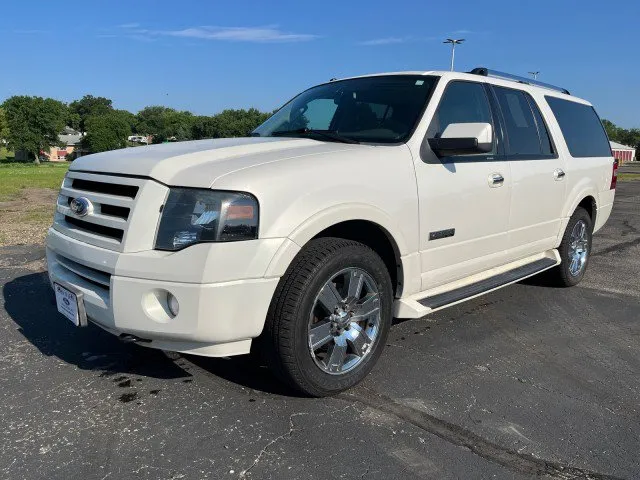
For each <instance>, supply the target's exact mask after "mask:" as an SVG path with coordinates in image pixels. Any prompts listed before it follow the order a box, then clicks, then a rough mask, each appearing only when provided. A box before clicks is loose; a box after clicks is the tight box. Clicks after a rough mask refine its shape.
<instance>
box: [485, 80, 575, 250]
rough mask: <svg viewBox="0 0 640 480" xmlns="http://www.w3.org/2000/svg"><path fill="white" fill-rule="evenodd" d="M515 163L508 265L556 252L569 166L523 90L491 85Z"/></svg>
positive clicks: (507, 147)
mask: <svg viewBox="0 0 640 480" xmlns="http://www.w3.org/2000/svg"><path fill="white" fill-rule="evenodd" d="M491 90H492V91H493V93H494V95H495V97H494V98H495V101H496V102H497V104H498V108H499V111H500V115H501V120H502V122H503V128H504V133H505V142H504V146H505V158H507V159H508V160H509V163H510V164H511V179H512V187H511V188H512V191H511V210H510V212H509V251H508V254H507V256H508V258H507V260H508V261H513V260H517V259H520V258H523V257H526V256H528V255H532V254H535V253H539V252H542V251H544V250H548V249H551V248H554V247H555V243H556V239H557V236H558V232H559V230H560V225H561V219H562V209H563V205H564V199H565V195H566V172H565V169H566V166H565V161H564V159H563V158H561V157H560V156H559V155H558V152H557V149H556V148H555V145H554V142H553V140H552V138H551V136H550V134H549V129H548V127H547V125H546V122H545V121H544V118H543V116H542V114H541V113H540V109H539V107H538V106H537V104H536V102H535V100H534V99H533V97H532V96H531V95H529V94H528V93H527V92H524V91H522V90H517V89H512V88H506V87H499V86H496V85H492V86H491Z"/></svg>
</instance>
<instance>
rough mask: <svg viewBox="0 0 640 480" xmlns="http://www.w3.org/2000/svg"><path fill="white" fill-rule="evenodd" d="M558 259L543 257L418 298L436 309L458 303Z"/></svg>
mask: <svg viewBox="0 0 640 480" xmlns="http://www.w3.org/2000/svg"><path fill="white" fill-rule="evenodd" d="M556 263H557V262H556V261H555V260H553V259H551V258H541V259H540V260H536V261H535V262H533V263H528V264H527V265H523V266H521V267H518V268H514V269H513V270H509V271H508V272H505V273H502V274H500V275H496V276H495V277H489V278H487V279H485V280H481V281H480V282H477V283H472V284H471V285H466V286H464V287H460V288H456V289H455V290H451V291H449V292H444V293H441V294H439V295H434V296H433V297H427V298H423V299H422V300H418V303H420V304H421V305H423V306H425V307H427V308H430V309H431V310H435V309H436V308H440V307H444V306H445V305H449V304H450V303H456V302H459V301H460V300H464V299H465V298H470V297H476V296H478V295H482V294H483V293H486V292H489V291H491V290H495V289H496V288H499V287H502V286H504V285H508V284H510V283H514V282H517V281H518V280H520V279H523V278H527V277H530V276H531V275H535V274H536V273H538V272H542V271H544V270H547V269H549V268H551V267H553V266H555V265H556Z"/></svg>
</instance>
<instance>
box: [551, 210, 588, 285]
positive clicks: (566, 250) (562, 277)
mask: <svg viewBox="0 0 640 480" xmlns="http://www.w3.org/2000/svg"><path fill="white" fill-rule="evenodd" d="M582 227H583V228H584V236H583V240H579V244H580V243H581V244H582V248H578V249H577V250H576V248H574V247H575V246H576V244H574V242H575V240H576V238H575V236H576V233H580V231H581V228H582ZM592 236H593V221H592V220H591V216H590V215H589V213H588V212H587V211H586V210H585V209H584V208H582V207H578V208H576V210H575V212H573V215H571V218H570V219H569V223H568V224H567V228H566V229H565V231H564V235H563V237H562V242H560V246H559V247H558V252H559V253H560V258H561V260H562V262H561V263H560V265H558V266H557V267H555V268H553V269H552V270H550V272H549V280H550V281H551V283H552V284H553V285H555V286H558V287H573V286H575V285H577V284H578V283H580V282H581V281H582V279H583V277H584V274H585V272H586V270H587V266H588V264H589V257H590V256H591V245H592ZM579 244H578V245H579ZM578 252H583V253H584V254H583V255H582V254H579V253H578ZM577 264H578V266H577Z"/></svg>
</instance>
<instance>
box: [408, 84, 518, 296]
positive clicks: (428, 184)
mask: <svg viewBox="0 0 640 480" xmlns="http://www.w3.org/2000/svg"><path fill="white" fill-rule="evenodd" d="M478 122H481V123H489V124H491V125H492V127H493V132H494V138H493V150H492V151H491V152H490V153H488V154H474V155H456V156H449V157H443V158H438V157H436V155H435V154H434V153H433V152H432V151H431V150H430V149H429V148H428V147H427V148H424V149H422V151H421V154H420V156H421V159H420V160H421V161H417V162H415V163H416V178H417V182H418V196H419V205H420V246H421V248H420V259H421V264H422V289H423V290H426V289H429V288H433V287H436V286H438V285H442V284H445V283H449V282H452V281H455V280H458V279H461V278H464V277H467V276H469V275H473V274H475V273H478V272H481V271H484V270H488V269H490V268H492V267H495V266H498V265H501V264H503V263H505V262H504V258H505V253H506V250H507V248H508V239H507V236H508V233H507V230H508V221H509V202H510V193H511V174H510V170H509V162H506V161H503V160H501V159H500V155H499V154H500V151H501V146H502V145H501V141H500V138H501V137H500V131H499V130H498V129H497V128H496V127H497V122H496V121H495V118H494V114H493V111H492V108H491V103H490V101H489V91H488V89H487V86H486V85H485V84H484V83H481V82H470V81H462V80H453V81H451V82H449V83H448V84H447V86H446V88H445V89H444V92H443V93H442V96H441V98H440V102H439V104H438V107H437V109H436V111H435V113H434V115H433V117H432V118H431V121H430V124H429V127H428V129H427V133H426V136H425V140H424V142H423V145H425V144H427V139H428V138H434V137H438V136H440V135H441V134H442V132H443V131H444V130H445V129H446V127H447V126H448V125H450V124H452V123H478ZM427 145H428V144H427Z"/></svg>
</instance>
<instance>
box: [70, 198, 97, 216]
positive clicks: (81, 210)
mask: <svg viewBox="0 0 640 480" xmlns="http://www.w3.org/2000/svg"><path fill="white" fill-rule="evenodd" d="M69 208H70V209H71V211H72V212H73V213H75V214H76V215H77V216H79V217H84V216H85V215H88V214H89V213H91V212H92V211H93V205H92V204H91V202H90V201H89V199H88V198H85V197H78V198H74V199H73V200H71V203H70V204H69Z"/></svg>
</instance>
